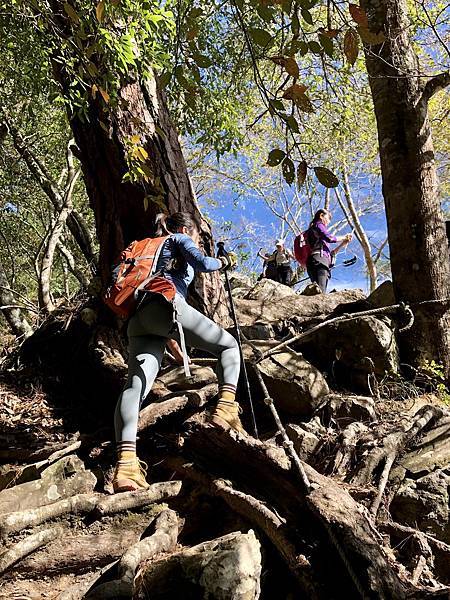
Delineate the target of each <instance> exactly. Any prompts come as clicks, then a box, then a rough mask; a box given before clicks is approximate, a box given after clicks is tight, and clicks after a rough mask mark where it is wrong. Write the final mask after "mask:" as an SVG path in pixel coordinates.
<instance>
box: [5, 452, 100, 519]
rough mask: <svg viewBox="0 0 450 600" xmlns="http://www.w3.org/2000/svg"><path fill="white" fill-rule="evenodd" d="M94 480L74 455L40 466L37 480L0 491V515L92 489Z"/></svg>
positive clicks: (92, 475) (43, 504) (45, 503)
mask: <svg viewBox="0 0 450 600" xmlns="http://www.w3.org/2000/svg"><path fill="white" fill-rule="evenodd" d="M96 483H97V479H96V477H95V475H94V474H93V473H91V471H87V470H86V469H85V467H84V464H83V462H82V461H81V460H80V459H79V458H78V457H77V456H75V455H70V456H65V457H64V458H61V459H60V460H58V461H57V462H55V463H54V464H52V465H50V466H49V467H47V468H46V469H44V470H43V471H42V473H41V476H40V478H39V479H36V480H35V481H28V482H26V483H21V484H19V485H15V486H14V487H12V488H8V489H6V490H2V491H1V492H0V514H4V513H9V512H15V511H19V510H26V509H28V508H37V507H40V506H46V505H47V504H52V503H53V502H56V501H57V500H62V499H63V498H69V497H70V496H74V495H76V494H86V493H88V492H92V490H93V489H94V487H95V484H96Z"/></svg>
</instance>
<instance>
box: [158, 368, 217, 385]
mask: <svg viewBox="0 0 450 600" xmlns="http://www.w3.org/2000/svg"><path fill="white" fill-rule="evenodd" d="M190 369H191V377H186V374H185V372H184V368H183V367H176V368H174V369H170V371H167V373H163V374H162V375H160V376H159V377H158V378H157V380H156V381H157V382H159V383H160V384H162V385H164V386H165V387H166V388H168V389H169V390H170V391H173V392H179V391H183V390H187V389H194V388H202V387H204V386H205V385H208V384H210V383H215V382H216V381H217V377H216V374H215V373H214V371H213V370H212V369H211V367H202V366H201V365H191V366H190Z"/></svg>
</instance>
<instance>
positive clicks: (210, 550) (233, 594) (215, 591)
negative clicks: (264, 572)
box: [135, 530, 261, 600]
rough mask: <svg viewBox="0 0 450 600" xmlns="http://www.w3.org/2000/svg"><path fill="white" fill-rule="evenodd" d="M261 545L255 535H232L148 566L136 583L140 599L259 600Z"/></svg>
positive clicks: (249, 533)
mask: <svg viewBox="0 0 450 600" xmlns="http://www.w3.org/2000/svg"><path fill="white" fill-rule="evenodd" d="M260 578H261V546H260V543H259V541H258V539H257V538H256V536H255V534H254V532H253V531H252V530H250V531H249V532H248V533H241V532H239V531H238V532H235V533H229V534H228V535H224V536H222V537H220V538H217V539H215V540H212V541H210V542H203V543H201V544H198V545H197V546H194V547H192V548H189V549H186V550H182V551H180V552H177V553H175V554H172V555H171V556H169V557H166V558H163V559H162V560H160V561H158V562H155V563H153V564H150V565H146V566H145V567H144V569H143V570H142V571H141V574H140V575H139V576H138V579H137V581H136V596H135V597H136V598H148V590H151V594H150V595H151V597H152V599H153V600H159V599H161V600H162V599H163V598H186V597H189V598H210V599H211V600H257V598H259V596H260V592H261V585H260Z"/></svg>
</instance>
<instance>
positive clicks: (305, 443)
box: [286, 423, 320, 462]
mask: <svg viewBox="0 0 450 600" xmlns="http://www.w3.org/2000/svg"><path fill="white" fill-rule="evenodd" d="M286 433H287V435H288V437H289V439H290V440H291V442H293V444H294V448H295V450H296V451H297V454H298V455H299V457H300V459H301V460H304V461H307V462H309V460H310V458H311V456H312V455H313V454H314V451H315V450H316V448H317V447H318V445H319V442H320V440H319V438H318V437H317V436H316V435H314V433H311V432H310V431H306V430H305V429H304V428H303V427H302V426H301V425H294V424H292V423H289V424H288V425H286Z"/></svg>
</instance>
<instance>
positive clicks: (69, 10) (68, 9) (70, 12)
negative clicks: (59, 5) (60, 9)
mask: <svg viewBox="0 0 450 600" xmlns="http://www.w3.org/2000/svg"><path fill="white" fill-rule="evenodd" d="M64 11H65V13H66V15H67V16H68V17H69V19H70V20H71V21H73V22H74V23H79V22H80V17H79V16H78V13H77V11H76V10H75V9H74V7H73V6H72V5H71V4H69V3H68V2H65V3H64Z"/></svg>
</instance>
